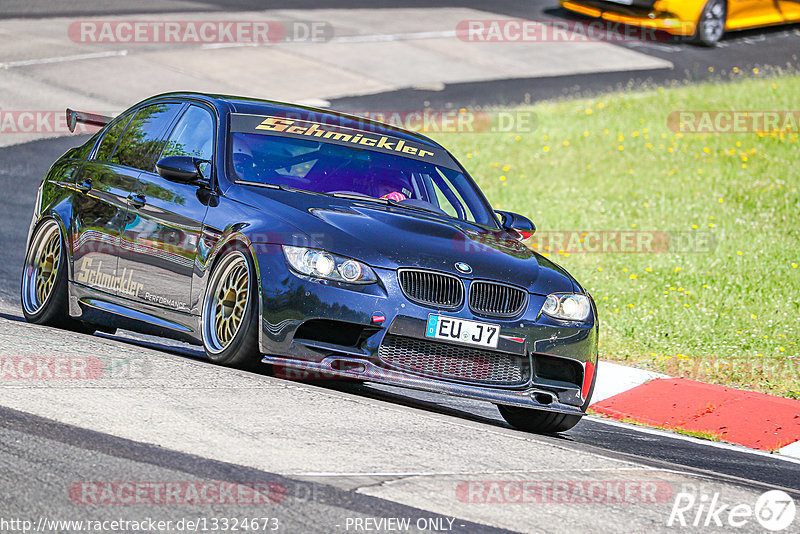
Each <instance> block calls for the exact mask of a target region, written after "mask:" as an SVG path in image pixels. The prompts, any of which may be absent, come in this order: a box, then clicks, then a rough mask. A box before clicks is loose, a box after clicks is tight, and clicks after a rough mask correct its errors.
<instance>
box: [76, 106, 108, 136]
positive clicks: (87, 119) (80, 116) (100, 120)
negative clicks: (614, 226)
mask: <svg viewBox="0 0 800 534" xmlns="http://www.w3.org/2000/svg"><path fill="white" fill-rule="evenodd" d="M113 118H114V117H106V116H105V115H98V114H97V113H89V112H87V111H75V110H74V109H69V108H67V128H69V131H70V132H74V131H75V126H76V125H77V124H78V123H79V122H80V123H81V124H91V125H92V126H100V127H103V126H105V125H106V124H108V123H109V122H111V120H112V119H113Z"/></svg>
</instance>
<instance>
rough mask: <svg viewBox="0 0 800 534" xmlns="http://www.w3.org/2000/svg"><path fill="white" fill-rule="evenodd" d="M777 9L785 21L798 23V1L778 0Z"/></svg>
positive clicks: (799, 18)
mask: <svg viewBox="0 0 800 534" xmlns="http://www.w3.org/2000/svg"><path fill="white" fill-rule="evenodd" d="M778 7H779V8H780V10H781V15H783V18H784V20H785V21H787V22H793V21H800V0H778Z"/></svg>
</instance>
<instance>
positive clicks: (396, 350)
mask: <svg viewBox="0 0 800 534" xmlns="http://www.w3.org/2000/svg"><path fill="white" fill-rule="evenodd" d="M378 356H379V357H380V359H381V360H383V361H384V362H385V363H387V364H388V365H390V366H392V367H395V368H398V369H402V370H404V371H410V372H413V373H418V374H422V375H426V376H434V377H441V378H450V379H455V380H463V381H469V382H479V383H483V384H496V385H501V384H502V385H521V384H524V383H525V382H527V381H528V378H529V377H530V366H529V365H528V363H527V360H526V359H524V358H521V357H517V356H512V355H506V354H502V353H498V352H490V351H485V350H480V349H474V348H471V347H459V346H457V345H450V344H448V343H436V342H434V341H426V340H423V339H415V338H408V337H402V336H395V335H392V334H387V335H386V337H385V338H384V339H383V343H382V344H381V346H380V348H379V349H378Z"/></svg>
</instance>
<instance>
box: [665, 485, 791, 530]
mask: <svg viewBox="0 0 800 534" xmlns="http://www.w3.org/2000/svg"><path fill="white" fill-rule="evenodd" d="M795 514H796V508H795V503H794V500H793V499H792V497H791V496H790V495H789V494H788V493H786V492H785V491H781V490H770V491H767V492H765V493H763V494H761V495H760V496H759V497H758V499H757V500H756V502H755V505H750V504H748V503H728V502H724V501H723V499H722V498H721V497H720V494H719V493H718V492H715V493H713V494H708V493H702V494H701V495H700V496H699V497H698V496H697V495H696V494H695V493H688V492H683V491H682V492H679V493H678V494H676V495H675V501H674V502H673V503H672V511H671V512H670V514H669V519H667V526H668V527H699V528H704V529H705V528H708V527H712V528H713V527H724V528H742V527H750V528H752V527H753V526H754V525H753V523H752V522H753V521H754V520H755V521H757V522H758V524H759V525H761V527H763V528H765V529H767V530H769V531H771V532H780V531H783V530H785V529H787V528H789V527H790V526H791V525H792V523H793V522H794V519H795Z"/></svg>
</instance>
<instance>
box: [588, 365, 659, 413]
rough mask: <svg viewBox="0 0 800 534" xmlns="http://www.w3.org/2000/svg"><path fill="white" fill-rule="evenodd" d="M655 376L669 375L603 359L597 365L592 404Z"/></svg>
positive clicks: (639, 384)
mask: <svg viewBox="0 0 800 534" xmlns="http://www.w3.org/2000/svg"><path fill="white" fill-rule="evenodd" d="M654 378H669V377H668V376H667V375H663V374H661V373H655V372H652V371H645V370H643V369H636V368H634V367H627V366H625V365H619V364H615V363H611V362H606V361H601V362H600V364H599V365H598V366H597V381H596V382H595V385H594V392H592V404H595V403H597V402H600V401H602V400H605V399H608V398H609V397H613V396H615V395H619V394H620V393H623V392H625V391H628V390H629V389H633V388H635V387H637V386H641V385H642V384H644V383H646V382H649V381H651V380H653V379H654Z"/></svg>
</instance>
